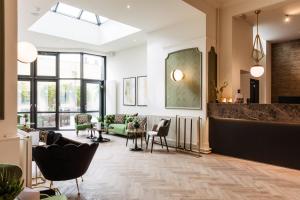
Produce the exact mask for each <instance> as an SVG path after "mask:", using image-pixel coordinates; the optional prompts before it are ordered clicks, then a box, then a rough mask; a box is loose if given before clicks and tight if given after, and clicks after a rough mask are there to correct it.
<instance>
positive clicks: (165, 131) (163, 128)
mask: <svg viewBox="0 0 300 200" xmlns="http://www.w3.org/2000/svg"><path fill="white" fill-rule="evenodd" d="M161 120H165V123H164V125H163V126H161V127H160V128H159V130H158V133H157V135H158V136H163V137H164V136H168V134H169V129H170V124H171V119H161Z"/></svg>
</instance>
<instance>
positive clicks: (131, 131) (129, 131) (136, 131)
mask: <svg viewBox="0 0 300 200" xmlns="http://www.w3.org/2000/svg"><path fill="white" fill-rule="evenodd" d="M144 133H145V130H144V129H127V134H133V135H134V140H135V143H134V147H133V148H130V150H131V151H143V134H144ZM138 135H141V147H139V146H138V145H137V137H138Z"/></svg>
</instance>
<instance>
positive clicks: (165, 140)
mask: <svg viewBox="0 0 300 200" xmlns="http://www.w3.org/2000/svg"><path fill="white" fill-rule="evenodd" d="M164 138H165V143H166V146H167V150H168V152H169V147H168V143H167V139H166V136H164Z"/></svg>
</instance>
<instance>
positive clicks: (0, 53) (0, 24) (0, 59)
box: [0, 1, 5, 120]
mask: <svg viewBox="0 0 300 200" xmlns="http://www.w3.org/2000/svg"><path fill="white" fill-rule="evenodd" d="M0 13H1V18H0V47H1V49H0V120H4V67H5V63H4V48H5V46H4V31H5V30H4V1H1V3H0Z"/></svg>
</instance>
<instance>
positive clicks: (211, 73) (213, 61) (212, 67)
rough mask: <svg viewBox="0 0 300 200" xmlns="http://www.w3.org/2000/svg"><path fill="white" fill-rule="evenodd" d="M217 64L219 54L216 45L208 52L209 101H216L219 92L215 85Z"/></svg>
mask: <svg viewBox="0 0 300 200" xmlns="http://www.w3.org/2000/svg"><path fill="white" fill-rule="evenodd" d="M217 65H218V56H217V54H216V50H215V48H214V47H211V49H210V51H209V52H208V81H207V82H208V102H215V100H216V99H217V93H216V90H215V87H216V85H217V72H218V69H217Z"/></svg>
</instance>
